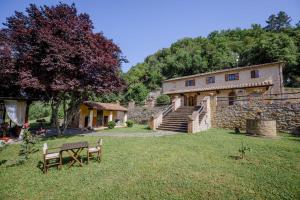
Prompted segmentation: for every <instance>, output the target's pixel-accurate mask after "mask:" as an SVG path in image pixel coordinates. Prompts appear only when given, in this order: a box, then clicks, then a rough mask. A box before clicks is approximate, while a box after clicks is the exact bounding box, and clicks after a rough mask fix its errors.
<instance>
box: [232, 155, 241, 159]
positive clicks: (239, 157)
mask: <svg viewBox="0 0 300 200" xmlns="http://www.w3.org/2000/svg"><path fill="white" fill-rule="evenodd" d="M229 158H231V159H233V160H241V159H242V157H241V156H237V155H234V156H229Z"/></svg>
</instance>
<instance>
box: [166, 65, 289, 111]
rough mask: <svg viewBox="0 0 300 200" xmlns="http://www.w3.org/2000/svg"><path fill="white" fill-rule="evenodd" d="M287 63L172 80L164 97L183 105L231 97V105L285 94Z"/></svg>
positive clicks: (247, 67)
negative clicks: (244, 99) (212, 97)
mask: <svg viewBox="0 0 300 200" xmlns="http://www.w3.org/2000/svg"><path fill="white" fill-rule="evenodd" d="M283 65H284V63H283V62H274V63H267V64H260V65H252V66H246V67H236V68H230V69H223V70H218V71H212V72H207V73H202V74H195V75H190V76H183V77H178V78H172V79H168V80H165V81H164V82H163V87H162V88H163V94H167V95H169V96H170V97H171V98H174V97H175V96H178V97H179V98H181V99H182V101H181V102H182V104H183V105H182V106H196V105H200V104H201V101H202V99H203V98H204V97H205V96H209V95H216V96H217V97H228V99H229V101H227V103H228V104H229V105H233V104H235V100H237V96H246V95H250V96H257V95H261V94H282V93H283V89H284V88H283V77H282V68H283Z"/></svg>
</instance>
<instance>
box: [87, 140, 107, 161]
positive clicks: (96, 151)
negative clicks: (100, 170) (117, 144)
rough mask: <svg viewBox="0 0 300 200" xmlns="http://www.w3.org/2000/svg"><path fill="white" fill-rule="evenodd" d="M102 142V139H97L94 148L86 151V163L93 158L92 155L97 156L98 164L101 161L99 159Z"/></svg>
mask: <svg viewBox="0 0 300 200" xmlns="http://www.w3.org/2000/svg"><path fill="white" fill-rule="evenodd" d="M102 142H103V140H102V139H99V140H98V141H97V144H96V146H95V147H89V148H88V150H87V162H89V161H90V158H92V157H93V154H97V160H98V162H99V161H101V158H102V148H103V147H102Z"/></svg>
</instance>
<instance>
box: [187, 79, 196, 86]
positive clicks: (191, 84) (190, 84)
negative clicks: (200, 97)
mask: <svg viewBox="0 0 300 200" xmlns="http://www.w3.org/2000/svg"><path fill="white" fill-rule="evenodd" d="M185 86H186V87H189V86H195V79H192V80H186V81H185Z"/></svg>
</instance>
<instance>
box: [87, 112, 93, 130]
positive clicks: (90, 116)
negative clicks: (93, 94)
mask: <svg viewBox="0 0 300 200" xmlns="http://www.w3.org/2000/svg"><path fill="white" fill-rule="evenodd" d="M93 117H94V112H93V109H91V110H90V114H89V125H88V127H90V128H93Z"/></svg>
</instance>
